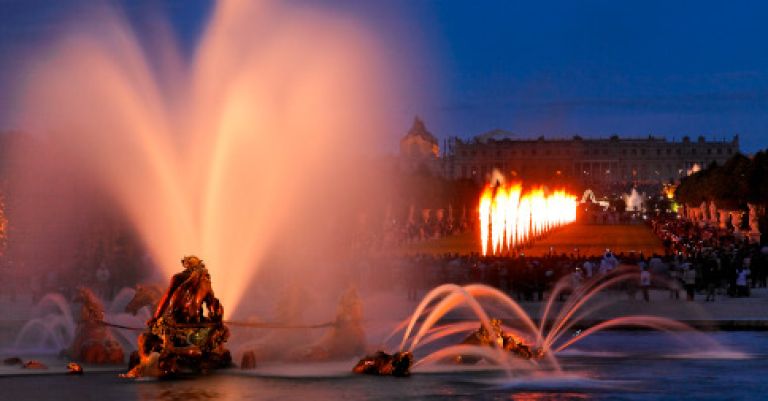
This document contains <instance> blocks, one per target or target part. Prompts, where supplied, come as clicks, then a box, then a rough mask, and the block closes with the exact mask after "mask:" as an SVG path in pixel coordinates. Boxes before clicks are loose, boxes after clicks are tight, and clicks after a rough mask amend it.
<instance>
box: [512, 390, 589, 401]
mask: <svg viewBox="0 0 768 401" xmlns="http://www.w3.org/2000/svg"><path fill="white" fill-rule="evenodd" d="M509 399H510V400H512V401H544V400H546V401H575V400H590V399H592V397H591V396H590V395H589V394H584V393H548V392H534V393H517V394H512V396H510V397H509Z"/></svg>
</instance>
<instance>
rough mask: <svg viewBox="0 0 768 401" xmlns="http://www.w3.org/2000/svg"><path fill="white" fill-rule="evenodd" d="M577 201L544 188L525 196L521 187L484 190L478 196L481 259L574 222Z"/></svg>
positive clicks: (563, 192)
mask: <svg viewBox="0 0 768 401" xmlns="http://www.w3.org/2000/svg"><path fill="white" fill-rule="evenodd" d="M576 205H577V198H576V196H574V195H571V194H569V193H567V192H566V191H564V190H556V191H553V192H551V193H547V192H546V191H545V190H544V188H543V187H538V188H533V189H531V190H529V191H527V192H525V193H523V191H522V186H521V185H520V184H510V185H506V186H503V185H499V186H498V187H496V189H495V191H494V189H493V188H491V186H486V187H485V189H484V190H483V193H482V194H481V195H480V206H479V208H478V210H479V214H480V244H481V250H482V253H483V255H487V254H488V245H489V242H490V247H491V249H490V251H491V253H492V254H494V255H498V254H502V253H503V252H504V251H505V250H507V251H511V250H513V249H515V248H518V247H520V246H521V245H523V244H525V243H526V242H529V241H531V240H533V239H535V238H537V237H540V236H542V235H544V234H546V233H547V232H549V231H551V230H552V229H555V228H557V227H560V226H563V225H565V224H569V223H571V222H573V221H575V220H576Z"/></svg>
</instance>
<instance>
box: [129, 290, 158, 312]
mask: <svg viewBox="0 0 768 401" xmlns="http://www.w3.org/2000/svg"><path fill="white" fill-rule="evenodd" d="M162 297H163V289H162V288H160V286H157V285H154V284H139V285H137V286H136V293H135V294H134V295H133V298H131V301H130V302H128V305H126V306H125V312H126V313H130V314H132V315H134V316H136V314H137V313H139V310H141V308H143V307H145V306H146V307H148V308H149V309H150V310H152V311H154V310H155V308H156V307H157V303H158V302H160V298H162Z"/></svg>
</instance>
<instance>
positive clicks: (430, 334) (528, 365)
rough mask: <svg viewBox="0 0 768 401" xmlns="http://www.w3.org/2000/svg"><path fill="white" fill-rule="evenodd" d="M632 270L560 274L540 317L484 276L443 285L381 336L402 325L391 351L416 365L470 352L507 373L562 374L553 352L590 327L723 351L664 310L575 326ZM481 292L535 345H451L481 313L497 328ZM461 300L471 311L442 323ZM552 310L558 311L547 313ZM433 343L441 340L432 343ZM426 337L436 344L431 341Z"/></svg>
mask: <svg viewBox="0 0 768 401" xmlns="http://www.w3.org/2000/svg"><path fill="white" fill-rule="evenodd" d="M637 274H638V273H637V272H636V271H635V270H633V269H631V268H628V267H624V268H621V269H616V270H614V271H612V272H610V273H609V274H607V275H605V276H595V277H594V278H592V279H590V280H588V281H587V282H585V283H583V285H582V286H580V287H579V288H576V289H574V288H570V286H571V282H570V279H569V278H568V277H564V278H563V279H562V280H560V281H559V282H558V283H557V284H556V285H555V287H554V288H553V290H552V293H551V294H550V297H549V300H548V301H547V303H546V304H544V307H543V309H542V314H541V316H540V318H539V323H538V324H537V323H536V322H534V320H533V319H532V317H531V316H529V315H528V313H526V312H525V310H524V308H523V307H522V306H521V305H520V304H518V303H517V302H515V301H514V300H513V299H511V298H510V297H509V296H508V295H507V294H505V293H503V292H502V291H500V290H498V289H496V288H493V287H489V286H486V285H481V284H471V285H466V286H459V285H455V284H445V285H441V286H439V287H437V288H434V289H433V290H432V291H430V292H429V293H428V294H427V295H426V296H425V297H424V298H423V300H422V301H421V302H420V303H419V305H418V306H417V307H416V309H415V311H414V312H413V314H412V315H411V316H410V317H409V318H408V319H407V320H405V321H403V322H401V323H400V324H399V325H398V326H397V327H396V329H395V330H394V331H393V333H392V334H391V335H390V336H389V337H387V339H386V340H385V344H387V343H388V341H389V340H390V339H393V338H394V336H395V335H396V334H397V333H402V339H401V341H400V343H399V345H398V346H397V347H396V349H397V350H398V351H397V352H396V353H395V354H398V353H401V352H407V353H412V354H414V355H417V356H418V358H417V359H416V362H415V364H414V370H415V371H418V370H419V368H422V367H424V366H427V365H429V364H433V363H442V364H445V363H446V362H447V361H449V362H448V363H449V364H450V363H451V361H453V362H455V361H457V360H461V359H467V357H471V358H472V359H474V360H477V359H483V360H485V361H486V362H488V363H491V364H492V365H494V366H496V367H497V368H498V369H502V370H504V371H506V372H507V374H508V375H509V376H512V375H513V372H516V371H520V370H529V371H530V370H536V371H541V370H546V371H553V372H556V373H558V374H562V369H561V366H560V362H559V360H558V357H557V355H558V354H561V353H563V352H564V351H566V350H567V349H568V348H570V347H572V346H573V345H574V344H577V343H579V342H580V341H582V340H584V339H586V338H587V337H589V336H591V335H594V334H595V333H598V332H600V331H604V330H609V329H615V328H619V327H625V328H626V327H641V328H646V329H653V330H659V331H662V332H668V333H670V335H672V336H673V337H676V338H677V340H678V342H679V343H680V344H685V346H683V347H682V349H681V353H685V352H691V351H693V350H698V349H699V348H698V347H704V348H706V349H707V350H709V351H712V352H714V353H717V352H723V351H725V349H724V348H723V347H721V346H720V345H719V344H718V343H717V342H716V341H714V340H712V339H711V338H709V337H708V336H706V335H705V334H703V333H701V332H699V331H697V330H695V329H694V328H692V327H691V326H689V325H687V324H685V323H681V322H679V321H676V320H673V319H669V318H665V317H662V316H653V315H626V316H620V317H615V318H610V319H606V320H603V321H600V322H598V323H594V324H591V325H590V323H588V325H587V327H584V328H581V329H579V330H576V329H575V327H578V325H579V324H582V323H583V322H584V321H585V319H589V318H592V317H593V316H594V315H595V314H596V313H598V312H599V311H600V310H601V309H603V308H605V307H607V306H608V305H610V304H611V303H613V302H615V301H616V298H609V299H607V300H606V299H601V298H600V296H602V295H604V293H605V292H606V290H608V289H612V288H615V287H617V286H619V285H621V284H623V283H626V282H628V281H633V280H636V279H637ZM563 291H570V292H571V295H570V296H569V298H568V300H567V301H566V302H565V303H563V304H562V305H560V307H559V310H555V309H557V307H556V301H555V300H556V299H558V296H559V294H560V293H561V292H563ZM483 300H487V301H490V303H491V304H495V305H496V306H497V308H496V313H500V314H501V315H503V316H505V320H506V322H507V323H508V324H512V325H501V329H502V330H503V331H502V332H506V333H510V334H511V335H513V336H515V337H517V338H520V339H522V340H518V341H521V343H522V344H524V347H525V349H527V350H529V351H532V353H530V352H529V353H520V352H516V350H515V349H514V348H513V349H509V348H507V349H505V347H503V346H502V344H501V341H498V343H496V344H494V342H493V341H490V342H488V343H484V344H478V345H473V344H470V343H468V342H466V341H465V342H462V343H458V344H457V343H455V344H454V345H450V344H448V345H446V344H445V339H446V338H450V337H451V336H455V335H457V334H464V335H466V333H471V332H473V331H475V330H476V327H477V324H478V321H479V322H480V324H481V325H482V329H481V330H483V331H485V332H487V333H494V332H496V333H499V332H500V330H499V327H498V326H499V325H500V323H499V322H498V321H496V320H494V319H491V318H490V316H489V314H488V312H487V310H486V308H484V307H483V306H482V304H481V302H482V301H483ZM498 306H500V308H498ZM461 307H467V308H469V310H470V311H471V312H472V315H473V318H474V319H470V320H463V321H459V322H448V323H440V321H441V319H442V318H444V317H445V316H446V315H449V314H450V313H452V312H455V311H456V309H457V308H461ZM555 312H556V315H555V316H554V318H552V315H553V314H555ZM441 340H442V342H441ZM500 340H501V338H500ZM434 344H439V346H437V347H434ZM429 345H433V347H432V348H431V349H430V347H429ZM421 349H428V351H426V353H424V352H422V353H421V354H420V355H419V351H420V350H421ZM536 355H538V356H536Z"/></svg>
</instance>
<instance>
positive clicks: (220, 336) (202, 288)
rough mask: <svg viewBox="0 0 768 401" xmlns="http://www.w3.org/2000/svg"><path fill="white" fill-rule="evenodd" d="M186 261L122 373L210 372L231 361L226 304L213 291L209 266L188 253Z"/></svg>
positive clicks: (164, 374) (172, 280) (173, 373)
mask: <svg viewBox="0 0 768 401" xmlns="http://www.w3.org/2000/svg"><path fill="white" fill-rule="evenodd" d="M181 264H182V266H184V271H182V272H180V273H177V274H175V275H174V276H173V278H172V279H171V285H170V287H169V288H168V290H167V291H166V292H165V294H164V295H163V297H162V298H161V300H160V303H159V304H158V306H157V310H156V311H155V314H154V315H153V316H152V318H151V319H150V320H149V321H148V322H147V331H146V332H144V333H142V334H140V335H139V340H138V351H135V352H134V353H133V354H132V355H131V361H130V366H129V369H130V370H129V371H128V373H126V374H125V375H123V377H142V376H155V377H169V376H175V375H178V374H182V373H187V372H193V373H206V372H208V371H209V370H210V369H215V368H224V367H229V366H230V365H231V364H232V357H231V355H230V353H229V351H228V350H227V349H226V348H224V343H225V342H226V341H227V339H228V338H229V329H228V328H227V326H225V325H224V322H223V321H222V319H223V317H224V307H223V306H222V305H221V303H220V302H219V300H218V298H216V297H215V296H214V294H213V289H212V287H211V276H210V274H208V269H206V268H205V265H204V264H203V261H202V260H200V259H199V258H198V257H196V256H187V257H184V259H182V260H181Z"/></svg>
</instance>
